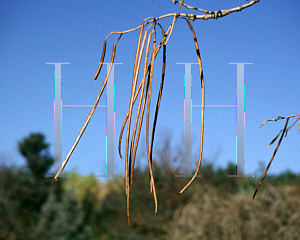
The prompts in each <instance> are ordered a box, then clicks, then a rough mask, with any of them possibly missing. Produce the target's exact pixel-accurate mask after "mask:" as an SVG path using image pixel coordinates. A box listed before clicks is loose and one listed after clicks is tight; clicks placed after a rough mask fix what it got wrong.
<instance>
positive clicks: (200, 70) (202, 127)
mask: <svg viewBox="0 0 300 240" xmlns="http://www.w3.org/2000/svg"><path fill="white" fill-rule="evenodd" d="M185 20H186V21H187V23H188V25H189V27H190V29H191V31H192V33H193V37H194V43H195V48H196V53H197V60H198V67H199V73H200V79H201V135H200V153H199V160H198V166H197V169H196V172H195V174H194V176H193V177H192V179H191V180H190V181H189V182H188V184H187V185H185V187H184V188H183V189H182V190H181V191H180V193H183V191H184V190H185V189H186V188H187V187H188V186H189V185H190V184H191V183H192V182H193V181H194V179H195V178H196V176H197V174H198V172H199V169H200V166H201V160H202V152H203V132H204V97H205V96H204V77H203V70H202V62H201V57H200V51H199V46H198V41H197V38H196V34H195V31H194V29H193V27H192V24H191V23H190V21H189V20H188V19H185Z"/></svg>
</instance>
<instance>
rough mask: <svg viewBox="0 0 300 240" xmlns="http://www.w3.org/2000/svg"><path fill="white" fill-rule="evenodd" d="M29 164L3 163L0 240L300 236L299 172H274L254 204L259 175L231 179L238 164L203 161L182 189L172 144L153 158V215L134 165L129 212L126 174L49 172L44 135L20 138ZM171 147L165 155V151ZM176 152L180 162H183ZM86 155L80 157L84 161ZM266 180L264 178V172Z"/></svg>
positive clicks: (143, 172) (144, 178)
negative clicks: (56, 174)
mask: <svg viewBox="0 0 300 240" xmlns="http://www.w3.org/2000/svg"><path fill="white" fill-rule="evenodd" d="M18 147H19V152H20V153H21V154H22V155H23V156H24V158H25V159H26V163H27V164H26V166H24V167H21V168H20V167H19V168H18V167H14V166H7V165H5V159H2V160H3V161H2V162H3V164H2V165H1V166H0V239H49V240H51V239H62V240H63V239H66V240H67V239H72V240H74V239H75V240H76V239H118V240H119V239H132V240H133V239H142V240H143V239H144V240H148V239H149V240H150V239H151V240H152V239H298V237H299V236H300V181H299V179H300V175H299V174H294V173H292V172H290V171H286V172H284V173H281V174H279V175H274V176H271V175H268V176H267V178H266V179H265V181H264V183H263V185H262V187H261V189H260V190H259V192H258V194H257V196H256V199H255V201H254V206H253V207H252V206H251V200H252V195H253V193H254V191H255V189H256V187H257V185H258V183H259V181H260V178H259V177H257V178H251V177H249V178H229V177H228V175H232V174H234V173H235V165H234V164H231V163H229V164H228V165H227V167H226V168H217V169H214V166H213V165H212V164H204V165H202V166H201V170H200V173H199V174H201V177H199V178H196V180H195V181H194V182H193V183H192V184H191V186H189V187H188V188H187V190H186V191H185V192H184V193H182V194H180V193H179V191H180V190H181V188H182V187H183V186H185V184H186V183H187V181H188V180H189V179H188V178H181V177H175V175H179V174H181V172H180V171H179V168H178V167H177V168H175V167H174V164H173V163H174V162H175V159H173V157H172V154H170V152H172V149H171V147H169V148H163V150H160V152H159V153H158V154H157V155H156V156H157V157H156V159H154V162H153V169H154V179H155V186H156V191H157V198H158V212H157V214H155V213H154V199H153V194H152V193H150V183H149V172H148V169H146V168H145V169H140V168H138V167H137V168H135V170H134V181H133V188H132V189H131V195H130V216H131V228H129V227H128V223H127V217H126V194H125V181H124V178H122V177H120V178H114V179H110V180H108V181H107V182H106V183H103V182H100V181H99V180H98V179H97V177H96V176H94V175H89V176H81V175H80V174H78V173H76V172H75V171H72V172H70V173H68V174H71V177H70V178H60V179H59V180H58V181H57V182H55V183H53V184H52V185H50V183H51V181H52V178H45V177H44V176H45V175H46V174H47V172H48V171H49V169H50V167H53V157H52V156H51V155H50V154H49V145H48V144H47V143H45V138H44V136H43V135H42V134H31V135H30V136H28V137H27V138H25V139H23V140H22V141H21V142H19V143H18ZM163 151H165V152H163ZM178 158H180V157H178V156H177V160H178ZM84 160H85V159H82V161H84ZM260 177H261V176H260Z"/></svg>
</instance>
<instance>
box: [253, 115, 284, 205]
mask: <svg viewBox="0 0 300 240" xmlns="http://www.w3.org/2000/svg"><path fill="white" fill-rule="evenodd" d="M288 122H289V118H287V119H286V122H285V126H284V128H283V131H282V134H281V136H280V139H279V142H278V144H277V147H276V148H275V150H274V153H273V156H272V158H271V160H270V162H269V164H268V166H267V168H266V170H265V173H264V175H263V177H262V179H261V181H260V183H259V184H258V186H257V188H256V190H255V192H254V194H253V197H252V206H253V201H254V198H255V195H256V193H257V192H258V190H259V188H260V185H261V184H262V182H263V180H264V178H265V176H266V174H267V172H268V170H269V167H270V166H271V163H272V161H273V159H274V157H275V154H276V152H277V150H278V148H279V146H280V143H281V141H282V138H283V135H284V133H285V131H286V127H287V124H288Z"/></svg>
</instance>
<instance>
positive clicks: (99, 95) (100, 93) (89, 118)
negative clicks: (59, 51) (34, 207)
mask: <svg viewBox="0 0 300 240" xmlns="http://www.w3.org/2000/svg"><path fill="white" fill-rule="evenodd" d="M121 36H122V34H120V36H119V38H118V39H117V41H116V42H115V43H114V46H113V52H112V56H111V60H110V65H109V69H108V72H107V74H106V77H105V80H104V82H103V84H102V87H101V89H100V92H99V94H98V97H97V99H96V101H95V103H94V106H93V108H92V109H91V111H90V113H89V115H88V117H87V119H86V120H85V123H84V124H83V127H82V128H81V130H80V133H79V135H78V137H77V138H76V140H75V142H74V144H73V146H72V148H71V150H70V151H69V153H68V155H67V157H66V159H65V160H64V162H63V164H62V165H61V167H60V169H59V170H58V172H57V173H56V175H55V177H54V179H53V181H54V180H55V181H57V179H58V178H59V176H60V174H61V172H62V171H63V170H64V168H65V166H66V164H67V162H68V160H69V158H70V156H71V154H72V152H73V151H74V149H75V147H76V146H77V144H78V142H79V140H80V138H81V136H82V134H83V132H84V131H85V129H86V127H87V125H88V123H89V122H90V120H91V117H92V116H93V114H94V111H95V109H96V107H97V105H98V102H99V100H100V97H101V95H102V93H103V90H104V88H105V86H106V83H107V80H108V78H109V75H110V72H111V69H112V66H113V62H114V59H115V53H116V46H117V43H118V41H119V40H120V38H121ZM102 56H103V54H102ZM101 60H102V61H103V60H104V59H102V58H101ZM102 63H103V62H100V66H99V68H100V69H101V66H102ZM98 71H99V69H98ZM98 71H97V72H98ZM99 72H100V71H99ZM98 74H99V73H98ZM96 75H97V74H96ZM53 181H52V182H53Z"/></svg>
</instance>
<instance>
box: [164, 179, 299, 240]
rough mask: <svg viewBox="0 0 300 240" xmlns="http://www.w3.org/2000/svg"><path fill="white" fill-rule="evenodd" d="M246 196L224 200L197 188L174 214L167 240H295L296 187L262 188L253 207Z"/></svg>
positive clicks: (296, 228) (232, 196) (297, 232)
mask: <svg viewBox="0 0 300 240" xmlns="http://www.w3.org/2000/svg"><path fill="white" fill-rule="evenodd" d="M201 193H203V194H201ZM250 194H251V193H250V192H249V193H247V194H245V193H239V194H237V195H228V196H227V197H225V196H221V195H219V194H218V192H217V191H216V190H215V189H214V188H209V187H200V189H199V192H197V193H196V194H195V195H194V198H193V199H192V200H191V201H190V203H189V204H187V205H186V206H183V207H180V208H179V209H177V210H176V211H175V213H174V217H173V220H172V224H171V229H170V235H169V238H168V239H173V240H176V239H187V240H188V239H231V240H232V239H299V236H300V188H299V187H296V186H285V187H283V188H280V189H277V188H276V189H275V188H274V187H273V186H272V185H267V184H266V186H265V190H264V191H262V192H261V194H260V196H259V198H258V199H257V200H256V204H255V205H254V207H252V206H251V202H250V201H249V195H250Z"/></svg>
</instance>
